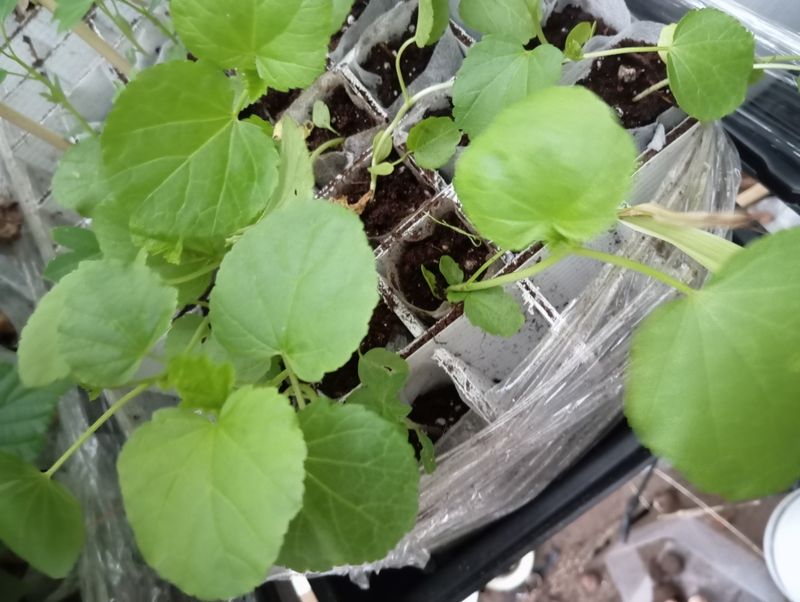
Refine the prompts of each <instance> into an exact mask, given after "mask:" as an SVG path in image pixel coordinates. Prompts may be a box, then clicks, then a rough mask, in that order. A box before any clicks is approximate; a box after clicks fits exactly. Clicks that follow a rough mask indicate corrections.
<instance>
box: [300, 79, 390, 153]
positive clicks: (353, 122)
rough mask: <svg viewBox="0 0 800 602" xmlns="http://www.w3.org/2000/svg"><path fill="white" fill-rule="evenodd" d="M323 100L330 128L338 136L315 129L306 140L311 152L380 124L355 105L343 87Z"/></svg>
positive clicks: (328, 131) (372, 116)
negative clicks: (328, 142)
mask: <svg viewBox="0 0 800 602" xmlns="http://www.w3.org/2000/svg"><path fill="white" fill-rule="evenodd" d="M323 100H324V102H325V104H326V105H328V109H329V110H330V112H331V127H333V129H335V130H336V131H337V132H339V134H338V135H337V134H334V133H333V132H331V131H330V130H327V129H325V128H318V127H315V128H314V129H313V130H312V131H311V134H310V135H309V136H308V138H307V140H306V143H307V144H308V148H310V149H311V150H312V151H313V150H316V149H317V148H318V147H319V146H320V145H322V144H324V143H325V142H327V141H328V140H333V139H334V138H338V137H340V136H341V137H343V138H349V137H350V136H354V135H355V134H359V133H361V132H364V131H366V130H368V129H370V128H373V127H375V126H376V125H378V124H379V123H380V121H379V120H378V119H377V118H376V117H375V116H374V115H372V114H371V113H369V112H368V111H365V110H364V109H361V108H359V107H358V106H356V105H355V103H354V102H353V101H352V100H351V98H350V95H349V94H348V93H347V90H346V89H345V87H344V85H341V86H338V87H336V88H334V90H333V91H332V92H331V93H330V94H328V95H327V96H326V97H325V98H324V99H323Z"/></svg>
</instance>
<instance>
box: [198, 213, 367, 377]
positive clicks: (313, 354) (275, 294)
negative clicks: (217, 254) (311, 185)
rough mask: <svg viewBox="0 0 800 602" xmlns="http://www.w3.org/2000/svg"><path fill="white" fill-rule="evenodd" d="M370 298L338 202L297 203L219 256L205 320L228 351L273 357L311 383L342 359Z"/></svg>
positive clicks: (363, 243)
mask: <svg viewBox="0 0 800 602" xmlns="http://www.w3.org/2000/svg"><path fill="white" fill-rule="evenodd" d="M377 303H378V276H377V273H376V271H375V258H374V256H373V254H372V249H371V248H370V246H369V243H368V242H367V237H366V235H365V234H364V228H363V226H362V225H361V221H360V220H359V219H358V217H357V216H356V215H355V214H353V213H352V212H350V211H348V210H347V209H344V208H343V207H339V206H336V205H333V204H331V203H327V202H324V201H301V202H297V203H292V204H290V205H287V206H285V207H283V208H281V209H279V210H277V211H275V212H273V213H271V214H270V215H268V216H267V217H266V219H264V221H263V222H261V223H260V224H258V225H257V226H255V227H254V228H252V229H251V230H249V231H248V232H247V233H246V234H245V235H244V236H243V237H242V239H241V240H240V241H239V242H238V243H237V244H236V245H235V246H234V247H233V250H232V251H231V252H230V253H229V254H228V255H227V257H225V260H224V261H223V262H222V266H221V268H220V270H219V274H218V276H217V284H216V287H215V288H214V291H213V292H212V293H211V323H212V327H213V329H214V333H215V337H216V338H218V340H219V342H220V343H222V345H223V346H224V347H225V348H226V349H227V350H228V351H229V352H230V353H231V354H232V355H233V354H235V355H238V356H243V357H244V358H248V359H253V360H263V361H264V363H267V364H268V363H269V361H268V360H270V358H272V357H273V356H275V355H281V356H283V359H284V360H285V361H286V363H287V364H288V365H289V367H291V369H292V370H294V371H295V372H296V373H297V375H298V376H299V377H300V378H301V379H303V380H305V381H307V382H316V381H319V380H320V379H321V378H322V377H323V375H324V374H326V373H328V372H333V371H335V370H337V369H338V368H340V367H341V366H343V365H344V364H345V363H346V362H347V360H348V359H350V356H351V354H352V353H353V351H355V350H356V349H357V348H358V345H359V343H360V342H361V340H362V339H363V338H364V337H365V336H366V334H367V328H368V323H369V319H370V316H371V315H372V310H373V309H374V308H375V306H376V305H377Z"/></svg>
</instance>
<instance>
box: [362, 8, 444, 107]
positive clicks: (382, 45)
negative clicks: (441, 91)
mask: <svg viewBox="0 0 800 602" xmlns="http://www.w3.org/2000/svg"><path fill="white" fill-rule="evenodd" d="M416 22H417V11H414V14H413V16H412V17H411V23H412V24H411V25H409V27H408V29H407V30H406V31H405V33H404V34H403V36H402V37H400V38H397V39H396V40H390V41H389V42H379V43H378V44H376V45H375V46H373V47H372V50H370V52H369V55H367V59H366V60H365V61H364V62H363V63H362V64H361V66H362V67H363V68H364V69H366V70H367V71H369V72H371V73H374V74H375V75H378V76H380V78H381V79H380V83H378V87H377V91H376V94H377V96H378V100H379V101H380V102H381V104H382V105H383V106H384V107H388V106H391V105H392V104H393V103H394V101H395V100H397V98H398V97H399V96H400V94H401V93H402V90H400V83H399V82H398V81H397V73H396V71H395V65H394V63H395V59H396V58H397V51H398V50H399V49H400V46H402V45H403V42H405V41H406V40H407V39H409V38H410V37H411V36H413V35H414V28H415V26H416ZM435 47H436V46H435V45H433V46H428V47H426V48H419V47H418V46H417V45H416V44H411V45H410V46H409V47H408V48H406V49H405V50H404V51H403V57H402V58H401V59H400V71H401V72H402V73H403V79H405V82H406V85H409V84H410V83H411V82H412V81H414V80H415V79H416V78H417V76H418V75H419V74H420V73H422V72H423V71H424V70H425V67H427V66H428V63H429V62H430V60H431V57H432V56H433V49H434V48H435Z"/></svg>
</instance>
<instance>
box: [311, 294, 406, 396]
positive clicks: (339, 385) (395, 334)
mask: <svg viewBox="0 0 800 602" xmlns="http://www.w3.org/2000/svg"><path fill="white" fill-rule="evenodd" d="M413 339H414V336H413V335H412V334H411V333H410V332H409V331H408V329H407V328H406V327H405V325H404V324H403V322H401V321H400V318H398V317H397V316H396V315H395V314H394V312H392V310H391V309H390V308H389V306H388V305H386V303H384V302H383V301H381V302H380V303H379V304H378V307H376V308H375V311H374V312H372V318H371V319H370V321H369V332H368V333H367V336H366V337H365V338H364V340H363V341H361V344H360V345H359V346H358V350H359V351H360V352H361V353H362V354H364V353H366V352H367V351H369V350H370V349H375V348H376V347H385V348H387V349H389V351H400V350H401V349H403V348H404V347H406V346H407V345H408V344H409V343H411V341H412V340H413ZM359 382H360V381H359V378H358V353H354V354H353V355H352V356H351V357H350V359H349V360H348V362H347V363H346V364H345V365H344V366H342V367H341V368H339V369H338V370H337V371H336V372H331V373H330V374H326V375H325V378H323V379H322V382H321V383H320V384H319V390H320V391H322V392H323V393H325V395H327V396H328V397H330V398H332V399H338V398H339V397H342V396H344V395H346V394H347V393H349V392H350V391H352V390H353V389H355V388H356V386H358V383H359Z"/></svg>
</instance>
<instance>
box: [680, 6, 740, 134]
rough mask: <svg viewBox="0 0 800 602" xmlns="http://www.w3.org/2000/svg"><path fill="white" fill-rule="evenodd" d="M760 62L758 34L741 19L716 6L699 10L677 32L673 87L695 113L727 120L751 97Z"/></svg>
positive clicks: (703, 118) (708, 118) (686, 107)
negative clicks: (755, 69)
mask: <svg viewBox="0 0 800 602" xmlns="http://www.w3.org/2000/svg"><path fill="white" fill-rule="evenodd" d="M754 62H755V39H754V38H753V34H752V33H750V32H749V31H747V30H746V29H745V28H744V27H743V26H742V24H741V23H739V21H737V20H736V19H735V18H733V17H731V16H730V15H728V14H725V13H724V12H722V11H719V10H716V9H713V8H704V9H700V10H693V11H690V12H689V13H687V14H686V16H684V17H683V19H681V20H680V22H679V23H678V26H677V27H676V28H675V32H674V34H673V39H672V47H671V48H670V51H669V54H668V56H667V74H668V76H669V86H670V89H671V90H672V93H673V94H674V95H675V99H676V100H677V101H678V104H679V105H680V107H681V108H682V109H683V110H684V111H686V112H687V113H689V115H691V116H692V117H696V118H697V119H700V120H701V121H713V120H715V119H721V118H722V117H725V115H728V114H729V113H732V112H734V111H735V110H736V109H737V108H739V106H740V105H741V104H742V103H743V102H744V101H745V98H746V96H747V88H748V86H749V82H750V75H751V73H752V71H753V64H754Z"/></svg>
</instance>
